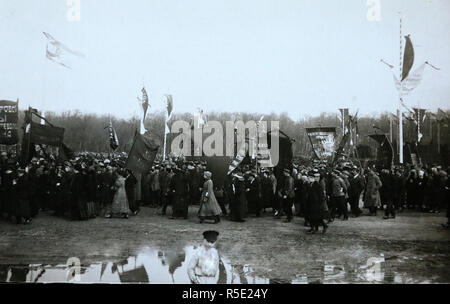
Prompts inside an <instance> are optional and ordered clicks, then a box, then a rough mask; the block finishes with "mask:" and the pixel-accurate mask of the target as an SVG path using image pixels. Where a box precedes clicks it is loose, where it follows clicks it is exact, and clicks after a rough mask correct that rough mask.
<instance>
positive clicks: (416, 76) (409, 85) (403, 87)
mask: <svg viewBox="0 0 450 304" xmlns="http://www.w3.org/2000/svg"><path fill="white" fill-rule="evenodd" d="M425 65H426V63H424V64H422V65H421V66H420V67H418V68H417V69H416V70H415V71H414V72H413V73H412V74H409V76H408V77H407V78H405V79H404V80H403V81H399V80H398V79H397V77H396V76H395V74H394V73H392V75H393V77H394V82H395V86H396V88H397V90H398V91H399V92H400V95H401V96H406V95H408V94H409V93H410V92H411V91H412V90H414V89H415V88H417V86H418V85H419V84H420V82H421V81H422V78H423V73H424V70H425Z"/></svg>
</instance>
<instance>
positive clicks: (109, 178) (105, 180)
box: [102, 166, 117, 210]
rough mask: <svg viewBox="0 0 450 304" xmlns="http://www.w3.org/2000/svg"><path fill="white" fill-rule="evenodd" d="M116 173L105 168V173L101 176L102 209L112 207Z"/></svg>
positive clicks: (111, 169) (110, 168) (109, 168)
mask: <svg viewBox="0 0 450 304" xmlns="http://www.w3.org/2000/svg"><path fill="white" fill-rule="evenodd" d="M116 179H117V173H116V172H114V170H113V168H112V167H110V166H108V167H106V172H105V173H103V174H102V191H103V208H104V209H105V210H107V209H109V208H110V207H111V205H112V201H113V198H114V194H115V193H116V190H117V189H116V186H115V184H116Z"/></svg>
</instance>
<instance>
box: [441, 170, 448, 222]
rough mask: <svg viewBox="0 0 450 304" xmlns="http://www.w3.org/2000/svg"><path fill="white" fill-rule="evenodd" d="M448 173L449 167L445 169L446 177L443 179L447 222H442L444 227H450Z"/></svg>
mask: <svg viewBox="0 0 450 304" xmlns="http://www.w3.org/2000/svg"><path fill="white" fill-rule="evenodd" d="M449 174H450V167H449V168H448V169H447V174H446V179H445V186H444V195H445V196H444V198H445V200H446V202H447V214H446V216H447V223H446V224H442V226H443V227H444V228H450V178H449V177H448V175H449Z"/></svg>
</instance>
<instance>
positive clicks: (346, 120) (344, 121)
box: [339, 108, 349, 136]
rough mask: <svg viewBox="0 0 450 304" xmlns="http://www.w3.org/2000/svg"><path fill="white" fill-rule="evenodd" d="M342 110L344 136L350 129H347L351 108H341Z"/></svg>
mask: <svg viewBox="0 0 450 304" xmlns="http://www.w3.org/2000/svg"><path fill="white" fill-rule="evenodd" d="M339 111H340V112H341V123H342V136H344V135H345V134H346V133H347V132H348V130H347V129H346V126H347V122H348V116H349V110H348V108H345V109H339Z"/></svg>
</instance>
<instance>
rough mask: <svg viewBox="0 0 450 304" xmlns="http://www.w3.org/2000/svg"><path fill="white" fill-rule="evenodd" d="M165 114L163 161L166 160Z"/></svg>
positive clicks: (165, 124)
mask: <svg viewBox="0 0 450 304" xmlns="http://www.w3.org/2000/svg"><path fill="white" fill-rule="evenodd" d="M166 128H167V114H166V118H165V120H164V151H163V161H165V160H166V144H167V130H166Z"/></svg>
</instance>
